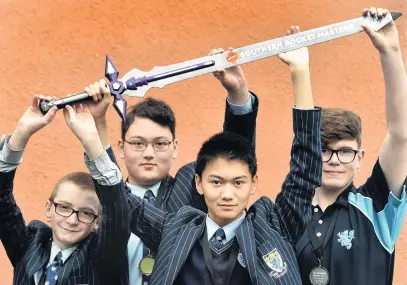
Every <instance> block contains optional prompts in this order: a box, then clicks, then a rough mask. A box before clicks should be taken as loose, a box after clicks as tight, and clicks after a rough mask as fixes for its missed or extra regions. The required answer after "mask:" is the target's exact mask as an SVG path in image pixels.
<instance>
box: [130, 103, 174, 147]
mask: <svg viewBox="0 0 407 285" xmlns="http://www.w3.org/2000/svg"><path fill="white" fill-rule="evenodd" d="M136 117H138V118H146V119H150V120H151V121H153V122H155V123H157V124H159V125H160V126H163V127H168V128H169V129H170V131H171V134H172V136H173V139H175V115H174V112H173V111H172V109H171V107H170V106H169V105H168V104H167V103H165V102H164V101H162V100H157V99H154V98H147V99H145V100H143V101H142V102H140V103H138V104H136V105H134V106H133V107H131V108H130V109H129V111H128V112H127V115H126V123H125V122H124V121H122V140H124V138H125V136H126V133H127V131H128V130H129V127H130V126H131V124H132V123H133V122H134V120H135V118H136Z"/></svg>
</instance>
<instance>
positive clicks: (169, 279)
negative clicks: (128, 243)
mask: <svg viewBox="0 0 407 285" xmlns="http://www.w3.org/2000/svg"><path fill="white" fill-rule="evenodd" d="M320 115H321V113H320V109H319V108H317V109H314V110H296V109H294V110H293V117H294V120H293V121H294V135H295V136H294V140H293V144H292V150H291V160H290V172H289V174H288V175H287V177H286V179H285V181H284V183H283V185H282V189H281V192H280V193H279V194H278V196H277V198H276V202H275V203H273V202H272V201H271V200H270V199H269V198H267V197H262V198H260V199H259V200H258V201H256V202H255V203H254V204H253V205H252V206H251V207H250V208H249V209H248V210H247V215H246V218H245V220H244V221H243V223H242V224H241V225H240V226H239V227H238V228H237V230H236V239H237V242H238V244H239V247H240V251H241V253H242V257H243V259H244V261H245V263H246V268H247V270H248V272H249V274H250V278H251V281H252V283H253V284H256V285H257V284H258V285H259V284H290V285H292V284H301V278H300V274H299V269H298V266H297V260H296V255H295V252H294V248H293V245H294V244H295V243H296V242H297V241H298V239H299V238H300V237H301V235H302V233H303V232H304V229H305V227H306V225H307V224H308V223H309V222H310V220H311V217H312V212H311V211H312V207H311V203H312V198H313V195H314V189H315V188H316V187H319V186H320V184H321V175H322V151H321V139H320ZM194 174H195V172H194V171H193V168H192V167H190V166H189V167H183V168H181V169H180V170H179V172H178V173H177V175H176V176H175V182H174V189H175V188H176V187H179V190H180V191H182V190H184V191H188V189H190V188H193V185H192V181H193V176H194ZM195 191H196V190H195ZM127 197H128V199H129V205H130V211H131V215H132V216H131V228H132V231H133V233H135V234H136V235H137V236H139V237H140V239H141V240H142V241H143V243H144V244H145V245H146V246H147V247H148V248H150V249H151V250H153V251H155V252H157V256H156V263H155V265H154V270H153V273H152V276H151V281H150V284H151V285H170V284H173V283H174V282H175V280H176V278H177V275H178V273H179V272H180V269H181V268H182V266H183V264H184V263H185V261H186V259H187V257H188V255H189V253H190V252H191V249H192V248H193V246H194V245H195V244H196V243H197V242H198V241H199V239H200V238H201V237H202V235H203V232H204V230H205V218H206V213H204V212H202V211H200V210H198V209H195V208H193V207H190V206H184V207H182V208H181V209H180V210H179V211H178V212H177V213H165V212H164V211H161V210H159V209H157V208H156V207H154V205H150V204H149V203H146V202H145V201H144V200H143V199H140V198H138V197H134V196H131V197H130V196H127Z"/></svg>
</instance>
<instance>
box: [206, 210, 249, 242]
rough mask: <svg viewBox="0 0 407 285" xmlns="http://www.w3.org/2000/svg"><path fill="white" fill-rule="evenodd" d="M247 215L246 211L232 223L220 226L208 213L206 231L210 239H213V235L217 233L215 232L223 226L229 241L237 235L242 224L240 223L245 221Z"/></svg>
mask: <svg viewBox="0 0 407 285" xmlns="http://www.w3.org/2000/svg"><path fill="white" fill-rule="evenodd" d="M245 217H246V212H245V211H244V212H243V213H242V215H241V216H240V217H239V218H238V219H237V220H234V221H233V222H231V223H230V224H227V225H225V226H223V227H220V226H219V225H218V224H217V223H215V222H214V221H213V220H212V219H211V218H209V215H207V216H206V231H207V233H208V241H209V240H210V239H211V237H212V236H213V235H214V234H215V232H216V231H217V230H218V229H220V228H222V229H223V230H224V231H225V236H226V242H229V241H230V240H231V239H233V238H234V237H235V236H236V229H237V228H238V227H239V226H240V224H241V223H242V222H243V220H244V219H245Z"/></svg>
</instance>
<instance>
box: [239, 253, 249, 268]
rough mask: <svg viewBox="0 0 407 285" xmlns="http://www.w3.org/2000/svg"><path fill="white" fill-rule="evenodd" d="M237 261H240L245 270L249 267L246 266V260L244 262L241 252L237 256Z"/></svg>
mask: <svg viewBox="0 0 407 285" xmlns="http://www.w3.org/2000/svg"><path fill="white" fill-rule="evenodd" d="M237 261H239V263H240V265H241V266H242V267H244V268H246V267H247V265H246V260H244V257H243V254H242V253H241V252H240V251H239V253H238V254H237Z"/></svg>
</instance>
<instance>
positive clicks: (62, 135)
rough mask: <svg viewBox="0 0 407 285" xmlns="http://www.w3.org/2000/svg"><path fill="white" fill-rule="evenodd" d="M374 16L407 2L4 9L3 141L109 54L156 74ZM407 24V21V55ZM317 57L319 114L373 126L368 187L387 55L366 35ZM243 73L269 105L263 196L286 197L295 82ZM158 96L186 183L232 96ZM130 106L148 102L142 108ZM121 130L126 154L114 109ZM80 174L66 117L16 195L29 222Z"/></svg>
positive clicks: (404, 258)
mask: <svg viewBox="0 0 407 285" xmlns="http://www.w3.org/2000/svg"><path fill="white" fill-rule="evenodd" d="M370 5H377V6H380V7H383V6H385V7H388V8H389V9H390V10H393V11H402V12H404V13H405V14H406V13H407V3H406V0H391V1H389V0H383V1H379V0H373V1H365V0H353V1H330V0H308V1H300V0H297V1H295V0H285V1H284V0H278V1H277V0H276V1H268V0H251V1H222V2H221V1H212V0H209V1H198V0H188V1H187V0H172V1H169V0H168V1H164V0H155V1H139V0H138V1H134V0H121V1H113V0H108V1H107V0H106V1H95V0H76V1H66V0H52V1H51V0H41V1H38V0H25V1H23V0H20V1H5V0H3V1H0V23H1V24H0V37H1V40H0V58H1V65H0V74H1V77H0V86H2V90H1V106H0V134H2V133H10V132H12V131H13V128H14V126H15V123H16V121H17V120H18V118H19V116H20V115H21V114H22V113H23V112H24V110H25V109H26V107H27V105H28V103H29V102H30V98H31V96H32V94H34V93H42V94H49V95H55V96H59V97H61V96H64V95H66V94H68V93H74V92H78V91H81V90H82V89H83V87H84V86H85V85H87V84H89V83H90V82H93V81H95V80H97V79H99V78H100V77H101V76H103V72H104V60H105V54H106V53H107V54H109V55H110V56H111V58H112V59H113V60H114V62H115V63H116V66H117V67H118V68H119V69H120V70H121V72H122V74H124V73H125V72H127V71H128V70H130V69H131V68H134V67H137V68H139V69H141V70H149V69H151V68H152V67H154V66H155V65H167V64H172V63H177V62H180V61H184V60H187V59H192V58H195V57H200V56H204V55H206V54H207V52H208V51H209V50H210V49H211V48H216V47H223V48H229V47H230V46H232V47H239V46H242V45H247V44H251V43H255V42H259V41H263V40H267V39H271V38H273V37H277V36H280V35H282V34H283V33H284V32H285V31H286V29H287V27H289V26H290V25H291V24H298V25H301V26H302V28H303V29H304V30H305V29H310V28H314V27H318V26H321V25H327V24H329V23H334V22H338V21H343V20H347V19H350V18H353V17H356V16H358V15H359V13H360V11H361V9H362V8H363V7H365V6H370ZM406 17H407V16H404V18H402V19H400V20H399V21H398V25H399V31H400V34H401V36H402V44H403V46H404V48H406V37H405V36H404V31H405V30H406V24H405V23H406V20H405V19H406ZM310 53H311V60H312V63H311V72H312V82H313V91H314V95H315V101H316V103H317V104H318V105H320V106H329V107H344V108H349V109H352V110H355V111H357V112H358V113H359V114H360V115H361V117H362V119H363V124H364V147H365V148H366V149H367V156H366V161H365V164H364V166H363V168H362V170H361V171H360V173H359V174H358V178H357V183H361V182H363V181H364V179H366V177H367V176H368V175H369V173H370V171H371V168H372V166H373V163H374V162H375V160H376V158H377V154H378V149H379V146H380V143H381V140H382V139H383V136H384V133H385V121H384V100H383V99H384V85H383V76H382V73H381V68H380V63H379V59H378V55H377V52H376V51H375V50H374V48H373V47H372V46H371V44H370V43H369V40H368V38H367V37H366V36H365V35H363V34H360V35H354V36H352V37H348V38H344V39H340V40H336V41H333V42H329V43H325V44H323V45H318V46H314V47H312V48H311V49H310ZM406 59H407V58H406ZM243 68H244V71H245V74H246V77H247V80H248V82H249V85H250V89H251V90H253V91H254V92H256V93H257V94H258V95H259V97H260V103H261V105H260V113H259V117H258V130H257V149H258V154H259V168H260V171H259V174H260V189H259V191H258V195H270V196H272V197H275V195H276V194H277V192H278V191H279V188H280V184H281V183H282V181H283V179H284V176H285V174H286V172H287V170H288V159H289V149H290V146H291V138H292V132H291V106H292V104H293V96H292V89H291V83H290V76H289V73H288V70H287V68H286V66H285V65H284V64H282V63H280V62H279V60H278V58H276V57H274V58H271V59H266V60H262V61H259V62H254V63H251V64H249V65H246V66H244V67H243ZM148 96H155V97H158V98H161V99H164V100H166V101H168V102H169V103H170V104H171V105H172V106H173V108H174V110H175V112H176V115H177V120H178V130H177V134H178V137H179V139H180V145H179V146H180V157H179V159H178V160H177V162H176V163H175V165H174V167H173V169H172V173H174V172H175V170H176V169H178V168H179V167H180V166H181V165H182V164H184V163H186V162H189V161H191V160H193V159H194V157H195V154H196V152H197V150H198V148H199V146H200V144H201V142H202V141H203V140H204V139H205V138H207V137H208V136H209V135H211V134H213V133H215V132H217V131H219V130H221V126H222V120H223V110H224V99H225V93H224V91H223V89H222V88H221V86H220V85H219V84H218V83H217V82H216V80H215V79H214V78H212V76H211V75H207V76H203V77H200V78H195V79H191V80H188V81H184V82H181V83H177V84H174V85H172V86H168V87H166V88H165V89H163V90H152V91H151V92H149V94H148ZM128 101H129V104H134V103H137V99H128ZM191 110H194V111H193V112H192V111H191ZM109 119H110V137H111V140H112V143H114V146H115V150H116V151H117V147H116V141H117V139H118V138H119V129H120V128H119V118H118V116H117V115H116V114H115V113H114V111H113V110H112V109H111V110H110V111H109ZM121 167H122V169H124V164H121ZM78 169H81V170H84V164H83V162H82V151H81V148H80V146H79V144H78V142H77V141H76V140H75V139H74V137H73V135H72V134H71V133H70V132H69V131H68V130H67V128H66V126H65V122H64V120H63V118H62V116H61V114H60V115H59V116H58V118H57V119H56V121H55V122H54V123H53V124H52V125H50V126H49V127H47V128H46V129H45V130H43V131H41V133H39V134H37V135H36V136H35V137H34V138H33V139H32V141H31V142H30V144H29V147H28V148H27V150H26V152H25V156H24V163H23V164H22V166H21V167H20V168H19V171H18V174H17V179H16V185H15V189H16V190H15V195H16V199H17V201H18V203H19V205H20V207H21V209H22V210H23V213H24V215H25V218H26V220H27V221H30V220H31V219H43V218H44V210H43V208H44V203H45V201H46V198H47V196H48V195H49V193H50V191H51V189H52V186H53V185H54V183H55V182H56V180H57V179H58V178H59V177H61V176H62V175H63V174H65V173H68V172H71V171H76V170H78ZM406 271H407V228H406V226H404V229H403V231H402V233H401V236H400V240H399V242H398V246H397V263H396V274H395V282H394V284H406V283H407V276H406V275H407V273H406ZM11 280H12V267H11V266H10V264H9V261H8V259H7V257H6V255H5V253H4V251H3V249H2V248H1V249H0V285H3V284H10V283H11Z"/></svg>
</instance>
